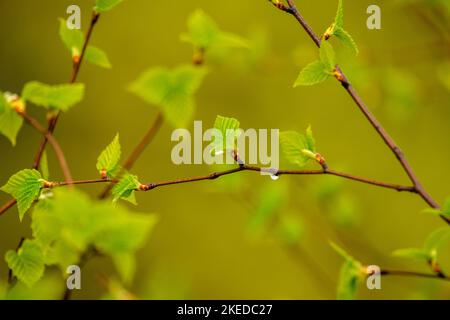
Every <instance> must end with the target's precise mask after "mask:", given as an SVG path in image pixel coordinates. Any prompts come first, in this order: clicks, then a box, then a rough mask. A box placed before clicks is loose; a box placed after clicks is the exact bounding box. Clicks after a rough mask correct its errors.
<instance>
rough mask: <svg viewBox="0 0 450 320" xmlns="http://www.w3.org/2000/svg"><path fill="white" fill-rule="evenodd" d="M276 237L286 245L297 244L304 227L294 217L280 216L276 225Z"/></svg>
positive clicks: (299, 220)
mask: <svg viewBox="0 0 450 320" xmlns="http://www.w3.org/2000/svg"><path fill="white" fill-rule="evenodd" d="M277 229H278V235H279V237H280V238H281V240H282V241H283V242H284V243H286V244H287V245H295V244H297V243H298V242H299V241H300V239H301V238H302V236H303V234H304V225H303V222H302V221H301V219H300V218H299V217H296V216H295V215H292V214H290V215H285V214H283V215H281V216H280V220H279V223H278V227H277Z"/></svg>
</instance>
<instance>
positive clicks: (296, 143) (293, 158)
mask: <svg viewBox="0 0 450 320" xmlns="http://www.w3.org/2000/svg"><path fill="white" fill-rule="evenodd" d="M280 144H281V149H282V150H283V153H284V155H285V157H286V159H287V160H288V161H289V162H291V163H293V164H296V165H298V166H300V167H304V166H305V165H306V164H307V163H308V161H309V160H314V161H319V160H320V159H319V158H318V157H319V154H318V153H317V152H316V141H315V139H314V136H313V133H312V129H311V126H309V127H308V129H307V130H306V135H302V134H300V133H298V132H295V131H287V132H281V133H280Z"/></svg>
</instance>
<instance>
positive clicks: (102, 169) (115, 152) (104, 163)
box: [97, 134, 122, 178]
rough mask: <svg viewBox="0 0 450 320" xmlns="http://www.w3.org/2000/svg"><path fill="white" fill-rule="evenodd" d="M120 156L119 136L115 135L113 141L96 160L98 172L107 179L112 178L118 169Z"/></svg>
mask: <svg viewBox="0 0 450 320" xmlns="http://www.w3.org/2000/svg"><path fill="white" fill-rule="evenodd" d="M121 155H122V148H121V146H120V141H119V134H116V136H115V137H114V139H113V141H112V142H111V143H110V144H109V145H108V146H107V147H106V149H105V150H103V151H102V153H101V154H100V156H99V157H98V159H97V170H98V172H99V173H100V174H101V175H102V176H104V177H108V178H112V177H114V176H115V175H116V174H117V171H118V169H119V161H120V157H121Z"/></svg>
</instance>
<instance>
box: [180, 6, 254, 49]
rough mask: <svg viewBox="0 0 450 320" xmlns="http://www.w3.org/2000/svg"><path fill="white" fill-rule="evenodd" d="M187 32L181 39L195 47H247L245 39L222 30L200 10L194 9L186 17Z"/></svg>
mask: <svg viewBox="0 0 450 320" xmlns="http://www.w3.org/2000/svg"><path fill="white" fill-rule="evenodd" d="M188 29H189V34H182V35H181V39H182V40H183V41H186V42H190V43H192V44H193V45H194V46H195V47H196V48H201V49H205V50H207V49H210V48H211V47H237V48H239V47H248V43H247V41H246V40H245V39H243V38H241V37H240V36H237V35H234V34H232V33H228V32H223V31H221V30H220V29H219V27H218V26H217V24H216V23H215V22H214V21H213V20H212V19H211V18H210V17H209V16H207V15H206V14H205V13H204V12H203V11H202V10H197V11H195V12H194V13H193V14H192V15H191V16H190V17H189V19H188Z"/></svg>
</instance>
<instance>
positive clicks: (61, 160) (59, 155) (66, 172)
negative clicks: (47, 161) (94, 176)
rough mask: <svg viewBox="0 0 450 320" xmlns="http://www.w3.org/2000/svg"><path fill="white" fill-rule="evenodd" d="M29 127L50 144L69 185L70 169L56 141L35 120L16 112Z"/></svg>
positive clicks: (22, 112) (21, 112)
mask: <svg viewBox="0 0 450 320" xmlns="http://www.w3.org/2000/svg"><path fill="white" fill-rule="evenodd" d="M17 113H18V114H19V115H20V116H21V117H22V118H23V119H24V120H25V121H26V122H27V123H28V124H29V125H31V126H32V127H33V128H35V129H36V130H37V131H39V132H40V133H41V134H43V135H44V137H46V138H47V141H48V142H49V143H50V144H51V146H52V148H53V150H54V151H55V154H56V157H57V159H58V162H59V165H60V167H61V170H62V172H63V174H64V178H65V180H66V184H68V185H70V184H72V182H73V179H72V175H71V174H70V169H69V166H68V164H67V161H66V157H65V156H64V152H63V151H62V149H61V147H60V145H59V143H58V141H57V140H56V139H55V137H53V135H52V134H51V133H50V132H49V131H48V130H47V129H45V128H44V127H43V126H42V125H41V124H40V123H39V122H38V121H37V120H36V119H34V118H33V117H31V116H30V115H28V114H26V113H25V112H24V111H18V112H17Z"/></svg>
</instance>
